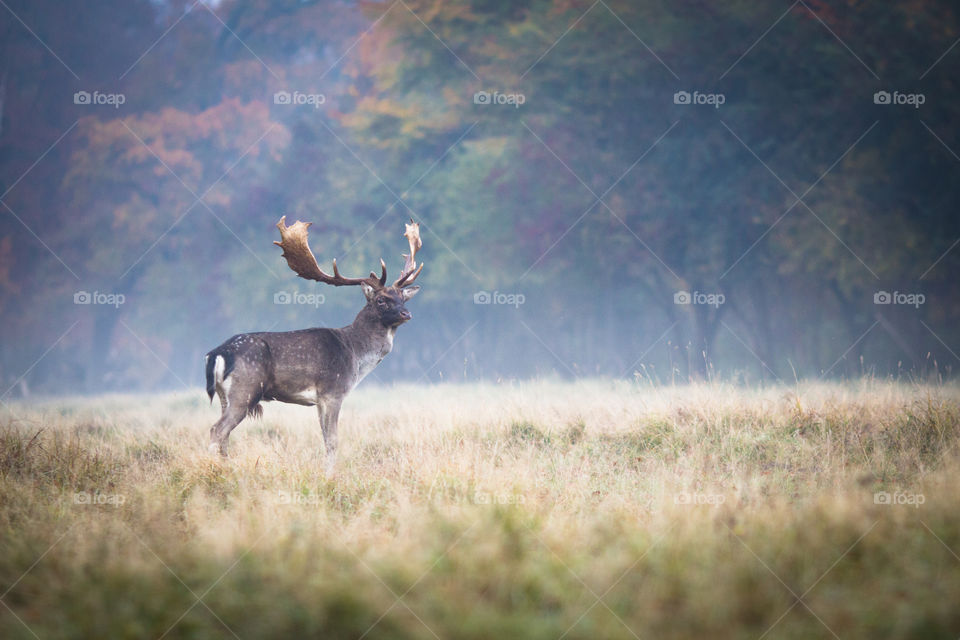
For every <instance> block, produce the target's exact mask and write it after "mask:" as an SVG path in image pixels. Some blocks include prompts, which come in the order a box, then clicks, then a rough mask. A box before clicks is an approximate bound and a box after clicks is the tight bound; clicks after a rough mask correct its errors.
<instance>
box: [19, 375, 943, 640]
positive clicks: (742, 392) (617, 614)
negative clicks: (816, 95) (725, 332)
mask: <svg viewBox="0 0 960 640" xmlns="http://www.w3.org/2000/svg"><path fill="white" fill-rule="evenodd" d="M199 394H200V392H199V391H197V392H196V393H194V394H173V395H167V396H162V397H156V396H144V397H135V396H109V397H101V398H90V399H83V398H76V399H61V400H51V401H46V402H36V403H32V404H21V405H14V406H13V408H12V413H11V412H7V413H3V414H0V594H3V595H2V598H0V637H3V638H33V637H34V634H36V636H37V637H39V638H42V639H46V638H74V637H75V638H87V637H111V638H126V637H129V638H142V637H152V638H159V637H161V636H164V634H166V635H165V637H167V638H184V637H185V638H209V637H233V634H234V633H235V634H236V635H237V636H238V637H240V638H243V639H244V640H247V639H250V638H261V637H262V638H274V637H285V636H296V637H317V638H359V637H361V636H363V637H366V638H430V637H433V636H434V634H435V635H436V636H439V637H441V638H502V637H523V638H544V639H546V640H557V639H558V638H560V637H564V638H600V637H603V638H608V637H610V638H633V637H635V636H638V637H640V638H690V637H693V636H696V635H703V636H706V637H716V638H749V639H752V640H753V639H756V638H759V637H761V636H763V637H765V638H816V637H824V638H832V637H833V636H834V634H836V635H837V636H838V637H840V638H844V639H845V640H846V639H847V638H876V637H893V638H921V637H922V638H941V637H942V638H956V637H957V636H958V635H960V609H958V608H957V607H956V603H957V602H960V557H958V555H960V516H958V515H957V514H958V513H960V497H958V493H957V490H956V478H957V470H958V468H960V465H958V461H960V458H958V451H957V449H960V447H955V445H956V443H957V440H958V437H960V391H958V389H957V388H956V387H954V386H925V385H907V384H893V383H883V382H877V381H875V380H869V379H867V380H863V381H859V382H856V383H848V384H845V385H839V384H806V385H805V384H801V385H800V386H799V387H797V388H789V389H788V388H782V387H777V388H770V389H766V390H751V389H741V388H736V387H732V386H727V385H723V384H710V385H698V386H689V387H645V386H638V385H635V384H630V383H626V382H610V381H583V382H578V383H572V384H561V383H547V382H535V383H525V384H513V385H481V384H478V385H468V386H458V385H440V386H429V387H396V388H388V389H383V388H376V387H366V388H361V389H359V390H357V392H356V393H355V394H354V395H353V396H351V397H350V398H349V399H348V400H347V403H346V406H345V407H344V413H343V416H342V418H341V438H340V440H341V451H340V461H339V465H338V469H337V473H336V475H335V476H334V477H332V478H328V477H326V475H325V473H324V470H323V456H322V455H321V449H322V446H323V445H322V438H321V436H320V433H319V427H318V426H317V422H316V414H315V412H314V411H312V410H310V409H306V408H301V407H292V406H285V405H278V404H268V405H267V406H266V412H265V417H264V419H263V420H262V421H248V422H245V423H244V424H242V425H241V426H240V427H239V428H238V429H237V430H236V431H234V433H233V436H232V437H231V458H230V459H229V460H226V461H223V460H220V459H215V458H212V457H210V456H209V455H208V454H207V453H206V439H207V434H208V429H209V426H210V424H212V422H213V421H214V420H215V419H216V416H217V413H218V410H217V409H216V408H214V407H209V406H207V405H206V404H205V403H200V402H197V401H196V396H198V395H199ZM883 491H886V492H888V493H890V494H891V496H893V501H894V502H900V504H877V503H876V501H875V495H877V494H878V492H883ZM917 503H920V504H917ZM198 598H199V600H198ZM364 634H366V635H364ZM764 634H766V635H764Z"/></svg>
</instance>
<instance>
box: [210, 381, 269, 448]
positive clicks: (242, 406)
mask: <svg viewBox="0 0 960 640" xmlns="http://www.w3.org/2000/svg"><path fill="white" fill-rule="evenodd" d="M230 382H231V380H230V378H227V379H226V380H225V381H224V382H223V383H222V384H218V385H217V395H218V396H219V397H220V408H221V410H222V411H223V413H222V414H221V415H220V419H219V420H217V421H216V423H214V425H213V426H212V427H210V446H209V450H210V453H219V454H220V455H221V456H226V455H227V442H228V440H229V439H230V432H231V431H233V430H234V428H236V426H237V425H238V424H240V423H241V422H243V419H244V418H245V417H247V415H248V414H249V415H253V416H255V417H259V416H260V414H261V412H262V410H261V409H260V405H259V404H258V403H259V402H260V397H261V394H262V392H261V388H260V385H259V384H256V385H249V384H248V385H243V386H241V385H231V384H230Z"/></svg>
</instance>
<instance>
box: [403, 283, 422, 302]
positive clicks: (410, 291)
mask: <svg viewBox="0 0 960 640" xmlns="http://www.w3.org/2000/svg"><path fill="white" fill-rule="evenodd" d="M418 291H420V287H419V286H416V285H415V286H412V287H404V288H403V289H400V295H402V296H403V301H404V302H406V301H407V300H409V299H410V298H412V297H413V296H415V295H417V292H418Z"/></svg>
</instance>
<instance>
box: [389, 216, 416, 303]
mask: <svg viewBox="0 0 960 640" xmlns="http://www.w3.org/2000/svg"><path fill="white" fill-rule="evenodd" d="M403 235H404V236H405V237H406V238H407V242H409V243H410V253H409V254H407V253H405V254H403V258H404V260H403V269H402V270H401V271H400V277H399V278H397V281H396V282H394V283H393V286H395V287H397V288H400V287H405V286H407V285H410V284H413V281H414V280H416V279H417V276H418V275H420V272H421V271H423V264H422V263H421V264H420V266H419V267H418V266H417V260H416V258H417V251H419V250H420V247H422V246H423V243H422V242H421V241H420V224H419V223H417V222H414V221H413V218H410V222H409V224H407V231H406V233H404V234H403Z"/></svg>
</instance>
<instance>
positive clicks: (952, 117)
mask: <svg viewBox="0 0 960 640" xmlns="http://www.w3.org/2000/svg"><path fill="white" fill-rule="evenodd" d="M0 4H2V7H0V34H2V35H0V42H2V63H0V194H2V195H0V205H2V206H0V318H2V327H3V331H2V336H3V338H2V341H0V383H2V384H0V394H4V397H5V398H13V397H17V396H22V395H27V394H31V393H51V392H55V391H70V392H78V393H80V392H99V391H110V390H136V391H143V390H152V389H169V390H173V389H181V388H191V387H195V386H197V385H199V384H200V383H201V379H202V375H203V371H202V360H203V354H204V353H205V352H206V351H208V350H209V349H210V348H212V347H214V346H215V345H216V344H219V343H220V342H221V341H223V340H224V339H226V338H227V337H229V336H231V335H233V334H236V333H240V332H245V331H255V330H286V329H295V328H302V327H309V326H340V325H343V324H347V323H349V322H350V321H351V319H352V317H353V315H354V314H355V313H356V312H357V311H358V310H359V308H360V307H361V306H362V302H363V300H362V298H361V297H360V295H359V293H358V292H356V291H351V290H342V289H336V290H335V289H333V288H331V287H324V286H323V285H318V284H314V283H309V282H306V281H303V280H298V279H297V278H296V277H295V276H294V274H293V273H291V272H290V271H289V270H288V269H287V268H286V265H285V264H284V263H283V261H282V259H281V258H280V252H279V250H278V249H277V247H275V246H274V245H273V241H274V240H276V239H278V236H277V232H276V229H275V228H274V225H275V224H276V222H277V220H278V219H279V218H280V217H281V216H282V215H286V216H287V219H288V220H296V219H300V220H305V221H311V222H312V223H313V226H312V227H311V241H312V243H313V250H314V252H315V253H316V254H317V257H318V259H319V260H320V262H321V264H329V261H330V260H332V259H334V258H337V260H338V264H339V266H340V268H341V270H343V271H344V273H349V274H354V273H356V274H360V275H365V274H366V273H367V272H368V271H369V270H371V269H374V268H377V263H378V260H379V259H380V257H383V258H384V259H385V261H386V263H387V265H388V269H389V270H391V272H392V273H396V271H397V270H398V269H399V267H400V264H401V257H400V254H401V253H402V252H403V251H404V250H405V245H404V243H403V238H402V233H403V228H404V227H403V224H404V223H405V222H407V221H408V220H409V219H410V218H413V219H415V220H416V221H418V222H419V223H420V224H421V229H422V235H423V243H424V248H423V250H422V253H421V256H420V257H421V258H422V260H423V262H424V263H425V265H426V266H425V268H424V272H423V275H422V276H421V278H420V281H419V283H420V284H422V285H423V288H424V290H423V293H422V294H421V295H420V296H418V298H417V300H416V301H414V302H413V303H411V310H412V312H413V315H414V319H413V321H412V322H410V323H409V324H408V326H405V327H404V328H403V329H402V330H401V336H400V340H399V341H398V343H397V344H398V347H397V349H395V353H394V354H393V355H392V356H391V357H390V358H388V359H387V360H386V361H385V362H384V363H383V365H382V366H381V368H380V369H378V370H377V372H376V374H375V375H376V376H377V378H378V379H379V380H380V381H383V382H388V381H400V380H402V381H406V382H418V381H419V382H422V381H434V382H436V381H440V380H444V381H458V380H499V379H505V378H526V377H530V376H548V377H551V376H553V377H557V378H561V379H572V378H579V377H582V376H595V375H599V376H606V377H613V378H628V379H634V378H643V379H647V378H649V379H651V380H656V381H659V382H669V381H684V380H691V379H711V378H714V377H720V378H723V379H730V380H744V381H750V382H777V381H779V382H784V381H786V382H790V381H793V380H795V379H797V378H818V377H824V378H837V377H840V378H842V377H846V376H856V375H860V374H863V373H870V374H876V375H879V376H892V377H896V378H899V377H901V376H908V377H912V378H918V379H926V378H929V377H931V376H933V377H938V376H949V375H951V373H952V371H953V370H954V368H955V367H956V365H957V363H958V356H957V352H958V351H960V323H958V322H957V321H958V319H960V296H958V295H957V294H958V286H960V284H958V279H957V278H956V274H957V271H958V266H960V249H957V244H958V242H960V217H958V216H957V207H956V203H957V202H958V189H960V181H958V180H957V176H958V175H960V156H958V150H960V132H958V128H957V123H958V121H960V120H958V112H960V92H958V88H957V78H960V74H958V70H960V47H957V46H956V45H957V42H958V40H957V39H958V37H960V21H958V15H957V6H956V5H955V4H953V3H948V2H916V1H913V0H910V1H904V2H888V3H870V4H866V3H862V2H857V1H855V0H846V1H840V0H837V1H833V2H828V1H824V0H797V1H796V2H793V3H792V4H791V3H789V2H776V3H764V4H762V5H757V4H755V3H745V2H736V1H735V2H726V3H708V2H700V1H694V0H681V1H678V2H671V3H655V2H620V1H618V0H596V1H595V2H591V1H590V0H582V1H581V0H552V1H534V0H529V1H527V0H518V1H514V2H492V1H490V0H473V1H460V0H458V1H453V2H440V1H439V0H394V1H392V2H391V1H386V2H372V1H363V2H347V1H329V0H316V1H310V0H274V1H266V0H262V1H260V0H252V1H239V0H238V1H231V0H222V1H212V0H211V1H206V2H205V1H197V2H182V1H179V0H171V1H167V0H136V1H134V0H125V1H122V2H121V1H118V0H105V1H103V2H97V3H82V4H81V3H69V4H64V3H60V2H52V1H51V0H31V1H29V2H27V1H25V0H4V2H3V3H0ZM401 344H402V345H403V346H402V348H401V347H400V345H401Z"/></svg>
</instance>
